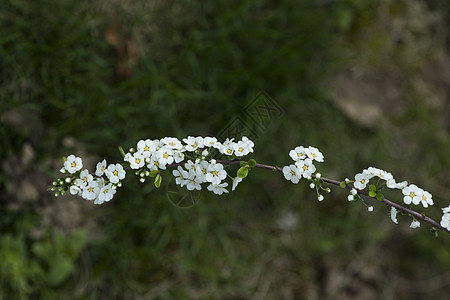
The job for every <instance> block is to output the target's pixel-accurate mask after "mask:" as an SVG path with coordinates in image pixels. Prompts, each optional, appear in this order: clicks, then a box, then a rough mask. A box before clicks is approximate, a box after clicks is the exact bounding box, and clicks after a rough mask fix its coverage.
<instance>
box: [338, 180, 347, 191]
mask: <svg viewBox="0 0 450 300" xmlns="http://www.w3.org/2000/svg"><path fill="white" fill-rule="evenodd" d="M340 186H341V188H343V189H345V188H346V187H347V184H346V183H345V181H341V184H340Z"/></svg>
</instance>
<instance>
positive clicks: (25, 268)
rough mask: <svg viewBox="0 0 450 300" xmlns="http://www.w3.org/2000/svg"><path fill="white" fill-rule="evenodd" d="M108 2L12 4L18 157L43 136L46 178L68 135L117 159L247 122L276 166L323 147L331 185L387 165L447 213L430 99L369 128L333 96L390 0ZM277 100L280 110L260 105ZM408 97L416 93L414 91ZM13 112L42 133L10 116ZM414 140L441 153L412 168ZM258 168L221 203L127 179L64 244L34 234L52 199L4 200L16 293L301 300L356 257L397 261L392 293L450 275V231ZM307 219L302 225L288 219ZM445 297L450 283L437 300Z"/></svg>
mask: <svg viewBox="0 0 450 300" xmlns="http://www.w3.org/2000/svg"><path fill="white" fill-rule="evenodd" d="M97 2H102V1H75V0H73V1H72V0H69V1H59V0H40V1H26V0H6V1H0V32H1V34H0V117H2V119H1V120H0V121H1V127H0V139H1V145H0V156H1V157H2V159H3V160H7V159H10V158H11V157H13V156H14V155H16V154H18V155H21V151H22V148H23V146H24V145H25V144H27V143H31V144H32V146H33V147H34V148H35V149H36V151H37V157H38V158H37V160H36V161H37V163H36V165H35V166H33V168H43V169H45V170H46V171H47V173H49V176H58V174H57V171H58V169H54V167H53V166H52V167H51V168H50V167H49V166H48V165H46V163H45V162H46V160H48V159H58V158H59V157H62V156H67V155H69V154H71V153H70V152H69V151H73V148H72V147H70V146H67V144H64V143H63V142H62V141H63V140H65V139H66V138H67V137H74V138H75V141H76V144H77V145H76V147H75V149H78V147H79V148H80V149H83V150H84V151H85V152H88V153H91V154H93V155H96V157H95V159H98V160H101V159H103V158H106V159H107V161H108V163H112V162H120V161H121V159H122V157H121V156H122V155H124V153H123V150H119V151H117V146H118V145H121V146H122V147H123V149H125V152H126V151H127V149H129V148H130V147H135V145H136V142H137V141H138V140H139V139H143V138H152V139H154V138H161V137H164V136H175V137H178V138H183V137H186V136H187V135H211V136H215V135H218V134H219V133H223V132H227V131H226V129H227V128H226V125H227V124H229V122H230V121H232V120H234V119H235V118H236V117H239V118H240V119H241V120H243V122H244V123H245V125H246V127H247V129H248V130H249V132H251V133H253V134H254V136H253V137H251V138H252V139H253V140H254V142H255V153H254V158H255V159H256V160H257V161H258V162H260V163H268V164H273V165H277V166H283V165H287V164H290V163H291V160H290V158H289V156H288V153H289V150H290V149H293V148H294V147H295V146H297V145H305V146H308V145H313V146H315V147H318V148H319V149H320V150H321V151H322V152H323V153H324V156H325V162H324V163H323V164H318V165H317V166H318V170H319V171H320V172H321V173H322V174H323V176H330V177H333V176H335V177H336V179H343V178H345V177H349V178H350V179H352V176H353V175H354V174H356V173H357V172H360V171H361V170H362V169H363V168H366V167H368V164H370V165H373V166H377V167H380V168H385V169H387V170H389V171H392V172H393V173H394V176H396V177H397V175H398V177H399V178H402V179H405V180H408V181H411V182H415V181H418V184H419V185H421V186H423V187H424V188H426V184H429V186H430V191H431V192H435V193H436V194H437V195H436V196H435V197H434V199H435V202H436V203H440V204H439V205H440V206H439V207H441V206H444V205H441V204H442V203H445V204H447V203H448V199H444V196H442V198H439V197H440V196H439V191H441V189H439V186H440V185H439V182H436V181H437V179H439V180H441V179H442V180H443V181H444V182H448V178H450V177H449V176H447V175H448V167H449V159H448V153H449V151H448V149H449V138H448V132H447V133H446V131H445V128H442V126H441V125H440V123H438V122H435V120H434V119H433V113H434V112H433V111H432V110H431V109H430V108H429V107H428V106H427V105H423V104H422V106H421V105H420V103H422V102H421V100H420V99H418V100H417V103H419V104H417V105H411V107H409V109H408V110H405V111H404V112H403V114H402V115H400V116H398V117H397V118H395V119H393V120H392V124H391V126H392V127H389V126H388V127H372V128H367V127H364V126H361V125H359V124H358V123H356V122H354V121H353V120H352V119H351V118H349V117H348V116H347V115H345V114H343V113H342V111H341V110H340V109H339V108H337V107H336V106H335V105H334V104H333V103H332V102H331V101H330V100H329V99H330V97H331V96H332V95H330V90H329V84H328V82H329V78H330V77H331V78H332V74H333V72H335V71H336V70H339V69H340V68H343V66H345V64H346V63H348V57H347V56H346V55H347V54H348V53H349V51H351V50H352V47H353V45H358V43H357V42H355V44H352V43H348V42H346V41H348V40H353V39H354V38H357V37H358V36H359V34H361V32H362V31H363V30H362V29H361V28H365V26H367V27H370V24H371V22H374V19H375V18H376V10H375V9H373V8H374V7H377V3H376V1H313V0H305V1H293V0H292V1H291V0H283V1H258V0H254V1H253V0H252V1H250V0H245V1H234V0H233V1H230V0H218V1H204V2H198V1H192V0H189V1H188V0H181V1H156V2H155V4H153V5H150V4H149V2H150V1H131V2H130V1H125V0H124V1H114V3H115V6H111V7H110V6H109V5H106V6H103V5H102V4H101V3H97ZM322 2H323V3H322ZM360 27H361V28H360ZM347 39H348V40H347ZM347 47H348V48H347ZM355 47H356V46H355ZM358 47H362V46H361V45H358ZM349 48H350V50H349ZM366 50H367V51H368V52H370V53H372V52H375V51H374V50H373V49H366ZM405 89H408V88H405ZM260 91H265V92H266V93H267V95H270V97H271V99H272V100H273V101H274V103H275V104H276V105H275V106H274V107H276V109H275V110H274V111H276V112H277V115H270V114H269V115H265V117H264V116H261V115H260V116H259V117H258V116H256V117H255V115H250V114H248V113H246V111H249V109H252V108H254V107H255V106H252V105H255V103H257V102H256V101H255V97H256V96H257V95H258V93H259V92H260ZM407 93H410V94H409V96H410V97H411V98H413V94H414V92H413V91H412V88H410V89H408V91H407ZM10 111H17V112H19V114H22V115H23V116H25V117H24V118H25V119H26V120H28V121H29V123H31V124H33V125H32V126H31V127H23V128H22V127H20V126H16V125H12V124H13V123H8V122H6V118H5V120H3V117H4V115H3V113H4V112H5V115H6V112H10ZM34 119H38V120H41V122H42V124H41V123H39V124H40V125H39V126H34V124H35V122H34V121H33V120H34ZM32 121H33V122H32ZM23 123H27V122H23ZM399 128H400V129H401V128H406V129H407V130H406V131H401V130H400V129H399ZM399 132H400V133H399ZM433 132H434V133H436V134H432V133H433ZM446 134H447V135H446ZM399 135H404V136H403V137H404V138H405V139H406V140H408V141H411V140H414V141H416V142H417V148H418V149H424V152H426V153H421V152H420V151H419V150H416V151H411V152H408V151H402V153H401V159H398V156H395V155H393V153H394V154H395V149H392V148H394V147H392V145H393V144H394V145H396V146H398V147H399V148H401V147H405V145H404V144H400V143H399V142H398V139H397V138H398V136H399ZM416 142H415V143H416ZM63 145H64V146H63ZM66 148H67V149H66ZM119 149H122V148H119ZM401 149H405V148H401ZM407 149H409V148H407ZM76 154H77V155H81V154H80V153H76ZM250 158H251V156H248V157H247V158H245V159H250ZM402 159H403V160H402ZM412 161H414V163H411V162H412ZM419 162H423V164H422V163H419ZM255 163H256V162H255V161H254V160H251V159H250V160H249V161H248V166H249V167H254V165H255ZM425 165H426V166H425ZM427 166H429V168H428V167H427ZM236 167H237V166H236ZM30 169H32V168H31V167H30ZM419 170H425V171H424V172H423V173H421V172H420V171H419ZM90 171H94V170H90ZM248 171H249V168H248V167H246V166H245V164H243V165H241V169H240V171H239V172H240V174H239V172H238V176H239V177H242V178H244V177H245V179H244V180H243V181H242V183H240V184H239V186H238V187H237V189H236V191H235V192H233V193H230V194H227V195H226V196H221V197H219V196H215V195H212V194H211V193H208V192H207V191H203V192H202V193H189V192H187V191H186V190H185V189H178V188H177V187H176V186H175V184H174V182H173V179H172V177H171V175H168V174H165V175H164V174H159V173H157V172H156V173H153V174H151V175H152V177H155V180H154V182H153V179H148V180H147V181H146V182H145V183H144V184H141V183H140V182H139V177H137V176H135V175H134V174H133V172H128V175H127V178H126V179H125V181H124V182H123V188H121V189H120V190H119V191H118V192H117V194H116V195H115V197H114V200H113V201H111V202H110V203H108V204H106V205H102V206H99V207H92V206H89V207H90V210H88V212H87V213H86V214H85V215H83V217H84V218H85V220H86V222H87V220H90V221H92V220H94V225H92V226H93V227H94V229H95V231H98V232H100V233H98V234H97V235H95V234H94V233H92V232H90V230H91V229H93V228H92V227H88V226H87V225H86V227H83V225H84V224H83V225H77V226H80V227H81V228H80V229H79V231H75V233H74V234H73V235H67V236H63V235H61V233H59V231H58V230H57V229H58V228H53V227H52V226H51V224H50V225H49V224H47V225H46V226H47V227H46V228H45V232H46V234H44V235H42V236H41V237H39V238H32V237H31V233H30V232H32V229H33V228H34V227H39V226H41V218H43V217H42V216H41V215H40V213H42V212H41V211H40V210H39V209H38V205H34V206H33V205H28V204H24V205H23V207H21V209H20V210H19V211H14V212H13V211H11V210H10V208H9V206H8V205H7V203H8V199H6V197H5V199H3V198H0V199H2V200H5V201H2V202H0V212H1V217H0V224H1V227H0V229H1V231H0V234H1V236H0V260H1V261H2V263H1V264H0V280H1V282H0V299H60V298H61V299H62V298H64V299H193V298H196V299H249V298H255V297H256V298H258V295H260V294H258V293H260V292H261V293H262V292H263V291H265V288H266V287H268V289H269V290H268V292H267V297H268V299H278V298H282V297H283V296H280V294H279V293H281V291H284V290H286V291H287V292H286V295H295V297H294V296H293V297H294V298H300V299H301V298H306V297H307V294H306V292H305V291H307V290H311V289H313V288H314V287H315V286H322V285H326V281H325V280H326V278H327V276H328V275H327V268H332V267H336V268H338V267H342V266H346V265H347V264H350V263H351V262H352V260H353V259H354V258H355V257H358V258H359V257H361V259H362V260H365V261H367V262H368V263H369V264H373V265H374V266H375V267H374V268H375V269H376V268H381V269H383V273H380V277H379V278H375V279H374V280H376V282H377V284H380V286H376V287H377V288H378V293H377V295H385V294H383V292H386V291H387V292H389V291H390V290H389V289H388V288H390V285H389V282H388V281H389V278H393V277H392V276H394V275H397V274H400V275H399V276H402V275H404V274H409V275H411V278H417V277H413V275H414V274H413V272H419V270H421V268H416V266H420V267H422V266H424V265H425V266H427V267H428V268H429V270H430V272H431V273H433V272H434V273H438V272H441V271H446V270H447V269H448V267H449V266H450V258H449V254H448V253H449V252H448V251H446V249H448V241H449V239H448V237H447V236H445V235H444V234H441V235H440V237H439V239H438V240H436V239H435V238H434V237H433V236H432V235H431V234H428V232H426V231H427V228H426V225H425V224H422V228H421V229H420V230H416V231H415V232H414V234H412V235H407V236H405V237H403V235H404V232H409V231H403V229H398V227H395V226H396V225H394V224H391V223H389V222H390V221H388V219H387V218H386V214H387V211H388V210H387V209H386V208H385V207H383V205H382V204H381V203H375V202H376V201H375V202H374V201H372V200H367V203H368V204H373V205H374V207H375V211H374V213H372V214H369V215H368V213H367V212H366V211H365V208H364V207H363V206H362V205H359V204H361V203H360V201H358V203H357V204H355V205H349V204H348V203H347V202H348V201H347V200H346V193H347V192H348V191H347V190H345V191H342V190H339V188H338V187H335V188H334V189H333V193H332V194H330V195H325V200H324V201H323V202H321V203H319V202H317V200H316V198H317V195H316V194H315V192H313V191H311V190H310V189H309V188H308V184H307V183H306V182H305V181H304V180H302V181H301V182H300V184H299V185H292V184H290V183H289V182H287V181H286V180H285V179H284V178H283V177H282V175H281V174H279V173H278V172H271V171H268V170H262V169H258V168H254V169H252V172H250V173H249V172H248ZM247 173H249V174H248V175H249V176H247ZM434 173H436V174H439V176H438V178H436V177H431V176H430V175H432V174H434ZM234 174H236V173H235V169H233V173H230V175H232V176H233V175H234ZM329 174H332V175H329ZM8 176H10V175H8ZM8 176H7V175H6V174H2V173H0V184H1V185H0V188H1V189H2V190H4V191H6V190H8V192H11V191H10V190H9V189H8V188H7V187H5V188H4V187H3V183H5V184H4V186H12V185H11V184H12V182H13V181H17V180H21V178H20V177H19V176H16V177H14V178H12V177H8ZM11 176H12V175H11ZM48 181H49V183H48V184H49V185H50V183H51V179H50V178H49V179H48ZM422 183H423V184H422ZM425 183H426V184H425ZM433 184H434V185H433ZM154 185H157V186H159V188H158V189H156V188H155V186H154ZM442 186H445V184H444V185H442ZM343 187H345V182H344V186H343ZM334 191H336V192H334ZM374 192H375V196H377V197H380V196H378V195H380V193H378V192H377V191H374ZM444 194H445V192H444ZM3 195H6V194H5V193H3ZM386 197H387V198H389V197H388V195H387V196H386ZM49 198H50V199H52V200H51V201H55V199H54V198H51V195H50V194H49V195H48V197H47V196H42V195H41V196H40V198H39V201H38V202H39V203H45V202H46V201H47V202H48V201H50V200H49ZM395 200H400V198H397V199H395ZM444 200H445V201H447V202H445V201H444ZM57 201H68V203H70V201H84V200H82V199H79V198H76V197H74V198H73V199H68V200H67V199H58V200H57ZM372 202H374V203H372ZM55 203H56V202H55ZM83 212H84V211H83ZM290 215H293V216H294V219H295V220H296V221H295V222H294V223H289V222H287V223H286V222H285V219H289V216H290ZM435 216H436V217H438V216H439V214H438V213H436V214H435ZM399 221H400V222H402V221H403V223H405V224H406V223H408V222H409V221H410V219H407V218H406V217H405V218H402V217H401V216H399ZM406 227H407V226H406ZM386 228H387V229H386ZM391 231H392V232H391ZM47 232H48V233H47ZM91 234H92V235H91ZM399 239H401V243H400V242H398V240H399ZM391 240H393V241H391ZM380 253H384V254H386V253H387V254H388V255H380ZM419 257H420V258H419ZM404 259H405V260H404ZM419 259H420V262H417V264H416V260H419ZM386 266H387V267H386ZM342 268H343V269H345V268H344V267H342ZM333 270H334V271H335V269H333ZM386 270H387V272H389V276H391V275H392V276H391V277H389V276H386V275H385V274H386V273H385V271H386ZM334 271H333V272H334ZM330 272H331V271H330ZM385 276H386V277H385ZM420 276H422V277H428V276H430V274H429V273H421V274H420ZM420 276H419V277H420ZM383 278H387V279H385V280H384V279H383ZM383 280H384V281H383ZM383 284H385V285H386V286H387V288H386V290H384V289H383ZM75 291H76V293H75ZM289 293H291V294H289ZM439 293H441V294H439ZM443 293H444V294H443V295H445V291H444V292H443ZM396 295H397V294H395V295H394V296H393V297H394V298H395V296H396ZM436 295H438V296H442V291H439V290H438V291H437V292H436V294H432V295H430V297H429V298H430V299H431V298H437V296H436ZM320 296H323V295H320V294H319V295H318V298H321V297H320ZM397 296H398V297H396V298H403V299H408V296H410V295H409V294H406V296H405V294H402V295H397ZM433 296H436V297H433ZM286 297H288V296H286ZM322 298H323V299H326V297H322Z"/></svg>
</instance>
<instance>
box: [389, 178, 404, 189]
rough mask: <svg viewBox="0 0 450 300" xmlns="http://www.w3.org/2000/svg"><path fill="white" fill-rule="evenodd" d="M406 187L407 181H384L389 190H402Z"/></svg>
mask: <svg viewBox="0 0 450 300" xmlns="http://www.w3.org/2000/svg"><path fill="white" fill-rule="evenodd" d="M407 185H408V182H407V181H402V182H398V183H396V182H395V179H389V180H387V181H386V186H387V187H388V188H390V189H399V190H401V189H404V188H405V187H406V186H407Z"/></svg>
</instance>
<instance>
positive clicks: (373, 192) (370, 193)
mask: <svg viewBox="0 0 450 300" xmlns="http://www.w3.org/2000/svg"><path fill="white" fill-rule="evenodd" d="M369 196H370V197H376V196H377V192H375V191H369Z"/></svg>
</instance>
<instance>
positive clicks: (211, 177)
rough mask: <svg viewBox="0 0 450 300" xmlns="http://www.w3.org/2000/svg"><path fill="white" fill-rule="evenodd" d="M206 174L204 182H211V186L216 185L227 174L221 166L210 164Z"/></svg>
mask: <svg viewBox="0 0 450 300" xmlns="http://www.w3.org/2000/svg"><path fill="white" fill-rule="evenodd" d="M207 171H208V173H207V174H206V175H205V180H206V181H208V182H211V183H212V184H213V185H218V184H220V182H221V181H222V180H223V179H225V178H226V177H227V172H226V171H225V170H224V169H223V165H222V164H218V163H216V164H210V165H209V166H208V169H207Z"/></svg>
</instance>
